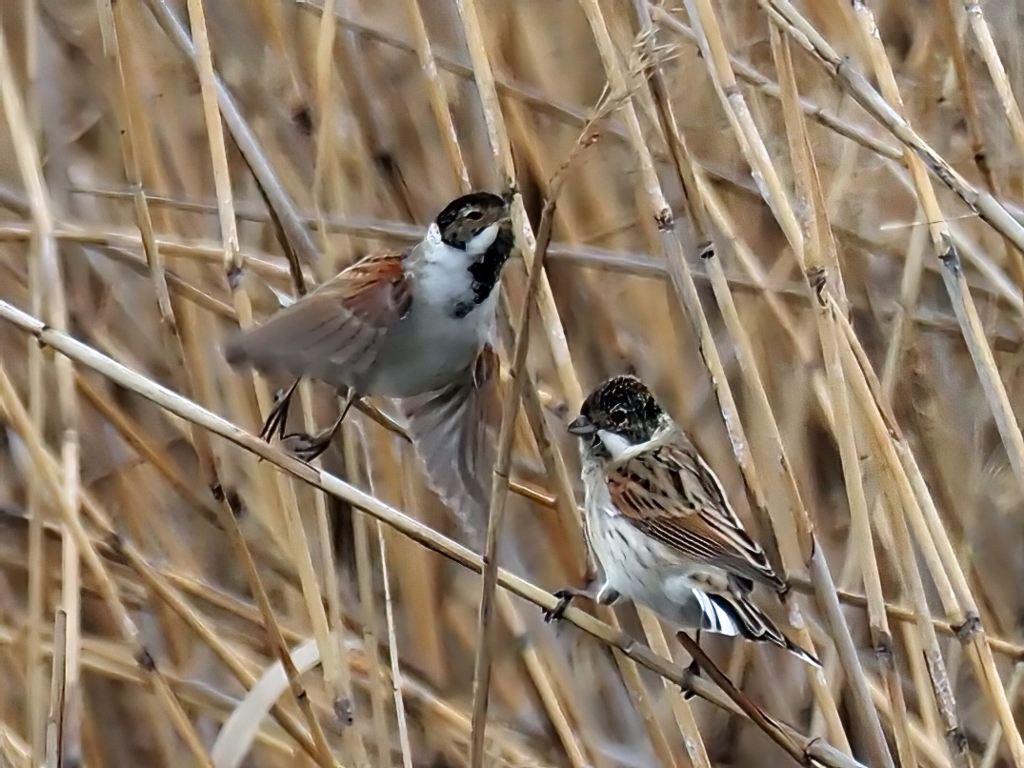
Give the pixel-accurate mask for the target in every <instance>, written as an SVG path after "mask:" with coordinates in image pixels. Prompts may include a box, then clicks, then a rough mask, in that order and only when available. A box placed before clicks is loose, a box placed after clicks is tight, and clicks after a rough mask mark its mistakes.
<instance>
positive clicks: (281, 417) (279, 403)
mask: <svg viewBox="0 0 1024 768" xmlns="http://www.w3.org/2000/svg"><path fill="white" fill-rule="evenodd" d="M297 386H299V379H296V380H295V381H293V382H292V385H291V386H290V387H288V389H279V390H278V391H277V393H276V394H275V395H274V404H273V406H272V407H271V409H270V413H268V414H267V420H266V421H264V422H263V429H261V430H260V437H261V438H263V439H264V440H266V441H267V442H268V443H269V442H270V441H271V439H272V438H273V437H274V433H277V434H278V436H280V437H284V430H285V425H286V424H287V423H288V406H289V405H290V404H291V402H292V395H294V394H295V388H296V387H297Z"/></svg>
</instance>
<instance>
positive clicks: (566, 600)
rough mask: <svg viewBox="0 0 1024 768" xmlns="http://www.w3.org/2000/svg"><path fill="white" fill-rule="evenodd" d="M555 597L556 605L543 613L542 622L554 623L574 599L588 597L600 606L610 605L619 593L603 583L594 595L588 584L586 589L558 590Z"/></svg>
mask: <svg viewBox="0 0 1024 768" xmlns="http://www.w3.org/2000/svg"><path fill="white" fill-rule="evenodd" d="M555 597H557V598H558V603H557V604H556V605H555V607H554V608H552V609H551V610H550V611H547V610H546V611H544V621H555V620H557V619H560V618H562V614H564V613H565V609H566V608H568V607H569V604H570V603H571V602H572V601H573V599H574V598H577V597H589V598H590V599H591V600H593V601H594V602H596V603H599V604H601V605H611V604H612V603H614V602H615V601H616V600H618V599H619V593H618V592H616V591H615V590H614V589H613V588H612V587H611V585H610V584H609V583H608V582H607V581H605V582H604V583H603V584H602V585H601V587H600V589H598V590H597V593H596V594H595V593H594V590H593V584H588V585H587V588H586V589H576V588H575V587H566V588H565V589H560V590H558V591H557V592H555Z"/></svg>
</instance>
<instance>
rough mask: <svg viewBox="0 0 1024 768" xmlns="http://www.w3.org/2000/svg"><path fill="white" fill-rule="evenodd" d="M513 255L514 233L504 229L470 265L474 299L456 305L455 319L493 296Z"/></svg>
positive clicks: (471, 288) (463, 315)
mask: <svg viewBox="0 0 1024 768" xmlns="http://www.w3.org/2000/svg"><path fill="white" fill-rule="evenodd" d="M511 253H512V231H511V229H509V228H507V227H502V228H501V229H499V230H498V234H497V236H496V237H495V238H494V242H493V243H491V247H490V248H488V249H487V250H486V251H484V253H483V255H482V256H481V257H480V258H479V259H477V260H476V261H474V262H473V263H472V264H470V265H469V274H470V275H471V276H472V278H473V284H472V285H471V286H470V290H471V291H472V293H473V297H472V299H468V300H463V301H460V302H459V303H457V304H456V305H455V307H454V309H453V310H452V315H453V316H454V317H456V318H463V317H465V316H466V315H468V314H469V313H470V312H472V311H473V309H474V308H475V307H477V306H478V305H480V304H481V303H483V301H484V300H485V299H486V298H487V297H488V296H490V295H491V291H493V290H494V286H495V285H497V284H498V278H499V277H501V268H502V267H503V266H505V262H506V261H508V257H509V254H511Z"/></svg>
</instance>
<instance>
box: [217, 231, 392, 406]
mask: <svg viewBox="0 0 1024 768" xmlns="http://www.w3.org/2000/svg"><path fill="white" fill-rule="evenodd" d="M403 259H404V254H402V253H399V252H395V251H388V252H384V253H378V254H373V255H371V256H367V257H366V258H364V259H362V260H360V261H359V262H357V263H356V264H353V265H352V266H351V267H349V268H348V269H346V270H344V271H343V272H341V273H340V274H338V275H337V276H336V277H334V278H333V279H332V280H330V281H328V282H326V283H324V284H323V285H322V286H320V287H319V288H317V289H316V290H315V291H313V292H312V293H310V294H309V295H307V296H305V297H303V298H301V299H299V300H298V301H296V302H295V303H294V304H292V305H291V306H289V307H287V308H285V309H283V310H281V311H280V312H278V313H277V314H275V315H273V316H272V317H271V318H270V319H269V320H267V321H266V322H264V323H263V324H262V325H259V326H257V327H255V328H252V329H250V330H248V331H245V332H242V333H240V334H238V335H237V336H235V337H234V338H233V339H231V340H230V341H229V342H228V344H227V345H226V346H225V354H226V356H227V359H228V362H230V363H232V364H238V363H249V364H251V365H253V366H255V367H256V368H259V369H260V370H286V371H290V372H291V373H293V374H295V375H297V376H312V377H313V378H316V379H320V380H321V381H325V382H327V383H329V384H333V385H335V386H338V387H343V386H344V387H349V386H352V385H353V383H354V382H355V381H356V380H358V377H359V376H360V375H361V374H362V373H364V372H365V371H366V370H367V369H369V367H370V366H371V365H373V362H374V360H375V359H376V355H377V349H378V345H379V342H380V340H381V338H382V337H383V336H384V334H385V333H387V331H388V329H389V328H391V327H392V326H393V325H394V324H395V323H397V322H398V321H399V320H401V319H402V318H403V317H405V316H406V315H407V314H408V312H409V309H410V307H411V305H412V295H411V293H410V292H409V286H408V284H407V282H406V278H405V272H404V270H403V268H402V261H403Z"/></svg>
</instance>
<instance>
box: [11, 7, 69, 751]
mask: <svg viewBox="0 0 1024 768" xmlns="http://www.w3.org/2000/svg"><path fill="white" fill-rule="evenodd" d="M0 101H2V103H3V110H4V116H5V118H6V120H7V125H8V128H9V129H10V133H11V140H12V143H13V144H14V155H15V158H16V160H17V164H18V169H19V171H20V173H21V177H22V182H23V183H24V185H25V189H26V190H27V192H28V199H29V207H30V209H31V212H32V218H33V221H34V224H35V237H36V238H37V248H38V250H37V251H36V253H35V254H34V258H35V259H38V260H39V271H38V273H37V274H38V276H39V277H40V278H41V280H44V281H45V282H44V283H43V284H42V285H43V286H44V287H43V288H42V289H41V290H43V291H44V294H45V300H44V306H45V308H46V313H45V315H44V316H45V317H46V318H47V320H48V321H49V323H50V324H51V325H52V326H53V327H54V328H56V329H58V330H60V331H65V332H66V331H67V329H68V309H67V300H66V299H65V296H64V277H63V270H62V268H61V264H60V262H59V260H58V257H57V242H56V239H55V238H54V236H53V214H52V211H51V207H50V200H49V193H48V191H47V187H46V183H45V181H44V179H43V169H42V164H41V161H40V158H39V152H38V150H37V148H36V144H35V136H34V135H33V131H32V129H31V127H30V125H29V123H28V117H27V116H26V114H25V107H24V104H23V102H22V99H21V96H20V94H19V92H18V87H17V84H16V83H15V82H14V70H13V68H12V61H11V57H10V54H9V52H8V47H7V38H6V35H5V33H4V30H3V28H2V27H0ZM55 374H56V381H57V409H58V413H59V414H60V421H61V476H62V477H61V486H62V487H61V490H60V493H61V494H62V495H63V497H64V501H65V503H66V504H67V505H68V509H69V510H72V511H71V514H72V515H74V516H77V514H78V511H77V505H76V504H75V501H76V500H77V498H78V483H79V444H78V403H77V399H76V396H75V385H74V369H73V367H72V366H71V364H70V361H69V362H67V363H61V364H59V365H57V366H55ZM42 381H43V380H42V379H40V381H39V383H40V384H41V383H42ZM38 511H40V510H37V512H38ZM61 568H62V571H63V574H64V578H63V589H62V595H61V602H62V605H63V609H64V611H65V612H66V614H67V615H66V619H67V624H66V627H67V633H68V634H67V638H66V645H65V648H66V653H67V669H66V671H65V673H64V674H65V675H66V678H65V680H64V681H63V684H62V686H63V690H64V696H62V698H61V704H62V706H65V707H66V709H65V711H62V712H61V713H60V714H59V718H60V723H61V741H60V744H61V748H62V749H64V748H65V747H67V749H68V752H69V753H70V758H71V759H72V760H78V759H79V757H80V750H81V745H80V733H79V727H80V722H81V706H82V705H81V695H82V692H81V689H80V669H79V660H78V657H79V645H80V636H81V603H80V598H79V556H78V549H77V546H76V544H75V541H74V538H73V537H72V536H71V535H69V534H68V532H67V531H65V534H64V537H63V545H62V547H61ZM64 757H65V754H64V752H61V754H60V755H59V756H58V759H59V760H61V761H62V760H63V759H64Z"/></svg>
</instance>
